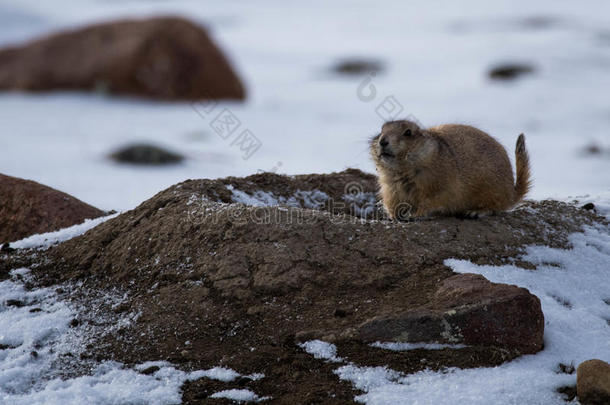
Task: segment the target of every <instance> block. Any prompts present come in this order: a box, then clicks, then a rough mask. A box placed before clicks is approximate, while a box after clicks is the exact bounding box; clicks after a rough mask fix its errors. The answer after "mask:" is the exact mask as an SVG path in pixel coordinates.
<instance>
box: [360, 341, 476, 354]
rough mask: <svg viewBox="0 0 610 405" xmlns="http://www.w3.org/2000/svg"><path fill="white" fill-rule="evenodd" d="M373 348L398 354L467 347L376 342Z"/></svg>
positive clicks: (463, 346)
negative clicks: (408, 351) (411, 351)
mask: <svg viewBox="0 0 610 405" xmlns="http://www.w3.org/2000/svg"><path fill="white" fill-rule="evenodd" d="M371 346H372V347H378V348H380V349H386V350H393V351H396V352H400V351H405V350H416V349H424V350H443V349H463V348H465V347H466V345H451V344H442V343H408V342H405V343H403V342H375V343H372V344H371Z"/></svg>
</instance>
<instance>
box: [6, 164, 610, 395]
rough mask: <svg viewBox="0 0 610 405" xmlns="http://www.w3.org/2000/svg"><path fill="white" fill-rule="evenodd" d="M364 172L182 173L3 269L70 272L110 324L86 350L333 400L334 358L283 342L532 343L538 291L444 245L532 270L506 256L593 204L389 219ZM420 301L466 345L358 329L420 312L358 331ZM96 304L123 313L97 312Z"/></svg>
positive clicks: (501, 357) (574, 228)
mask: <svg viewBox="0 0 610 405" xmlns="http://www.w3.org/2000/svg"><path fill="white" fill-rule="evenodd" d="M376 187H377V186H376V183H375V177H374V176H372V175H369V174H364V173H362V172H360V171H358V170H348V171H344V172H341V173H332V174H324V175H303V176H280V175H276V174H272V173H264V174H258V175H254V176H249V177H246V178H226V179H219V180H189V181H185V182H183V183H180V184H177V185H175V186H172V187H170V188H169V189H167V190H164V191H162V192H160V193H159V194H157V195H156V196H154V197H153V198H151V199H149V200H148V201H146V202H144V203H142V204H141V205H140V206H139V207H137V208H136V209H134V210H131V211H128V212H125V213H122V214H121V215H119V216H117V217H115V218H113V219H110V220H109V221H107V222H105V223H103V224H101V225H99V226H97V227H96V228H94V229H92V230H90V231H88V232H87V233H86V234H84V235H82V236H80V237H78V238H75V239H72V240H69V241H67V242H64V243H62V244H60V245H58V246H55V247H52V248H50V249H49V250H48V251H45V252H36V256H34V257H33V258H32V259H31V260H33V261H34V263H35V264H37V265H36V266H30V265H29V264H28V263H23V262H18V261H17V259H18V258H20V257H22V258H23V260H26V259H28V257H29V256H28V255H30V252H27V251H17V252H13V254H12V255H11V256H10V257H9V258H8V259H7V260H5V263H6V262H7V261H8V262H9V263H8V264H3V261H2V260H0V274H1V273H2V267H3V266H4V267H6V268H7V269H10V268H15V267H16V266H15V264H18V265H19V267H21V266H26V267H27V266H30V267H31V268H32V273H33V274H34V275H35V276H36V277H37V282H39V283H40V284H42V285H57V284H58V283H63V282H67V283H68V285H71V286H77V287H76V288H74V287H73V288H72V289H69V287H65V284H64V285H62V289H64V290H67V289H69V292H67V293H66V295H67V296H69V297H70V299H72V300H75V301H76V302H75V303H74V304H75V305H76V306H78V307H79V308H81V310H82V311H81V313H80V314H79V321H80V322H82V323H83V324H88V323H91V324H95V325H99V327H100V328H101V329H102V330H112V333H108V334H107V335H105V336H101V335H100V336H94V340H93V341H92V342H90V344H89V345H88V346H87V348H86V349H85V350H86V353H85V354H84V355H85V356H86V357H87V358H100V359H108V360H117V361H121V362H124V363H127V364H140V363H142V362H144V361H147V360H160V359H162V360H169V361H171V362H174V363H177V364H180V365H181V367H184V368H189V369H207V368H209V367H213V366H218V365H223V366H227V367H231V368H233V369H235V370H238V371H240V372H241V373H244V374H245V373H255V372H256V373H264V374H265V378H263V379H261V380H259V381H257V382H256V383H247V384H248V385H247V386H248V387H250V388H252V389H253V391H254V392H256V393H257V394H259V395H261V396H272V397H273V400H274V401H277V402H283V403H300V402H308V403H309V402H312V403H327V402H328V401H327V399H328V397H329V395H336V403H350V401H353V392H352V391H350V390H351V387H350V385H349V384H348V383H340V382H338V379H337V376H336V375H335V374H333V371H334V370H335V369H336V367H337V366H336V365H328V364H325V363H323V362H317V363H316V361H313V360H312V359H313V358H312V357H311V356H309V355H307V354H306V353H304V352H303V350H302V349H301V348H300V347H299V346H298V345H297V344H296V342H297V341H298V340H302V339H314V338H319V339H323V340H327V341H332V342H334V343H336V345H337V348H338V351H337V356H338V357H342V358H344V359H346V361H354V362H355V363H356V364H359V365H367V366H368V365H370V366H386V365H387V366H388V367H391V368H392V369H394V370H399V371H401V372H404V373H412V372H416V371H420V370H424V369H433V370H439V369H442V368H444V367H460V368H468V367H481V366H496V365H498V364H501V363H502V362H504V361H507V360H511V359H513V358H515V357H516V356H518V355H520V354H522V353H531V352H535V351H536V350H539V349H540V335H541V333H542V324H541V322H542V314H541V313H540V304H539V302H538V300H537V299H536V298H535V297H533V296H532V295H531V294H529V293H528V292H527V291H526V290H524V289H521V288H517V287H514V286H507V285H499V284H492V283H490V282H488V281H487V280H485V279H483V278H481V277H479V276H473V275H461V276H456V275H455V274H454V273H453V272H452V271H451V269H450V268H448V267H447V266H445V265H444V261H445V260H446V259H448V258H458V259H466V260H470V261H473V262H475V263H477V264H481V265H484V264H495V265H498V264H505V263H512V264H516V265H519V266H522V267H526V268H529V269H533V270H532V271H534V270H535V266H533V264H531V263H527V262H524V261H523V260H519V259H516V260H515V258H518V257H519V256H521V255H522V254H523V253H524V251H525V246H528V245H533V244H535V245H548V246H551V247H557V248H568V247H569V246H570V245H569V239H568V236H569V235H570V234H572V233H573V232H578V231H582V227H583V225H587V224H594V223H596V222H600V221H601V222H603V221H604V219H603V218H601V217H599V216H597V215H596V214H595V213H594V212H593V211H590V210H585V209H580V208H578V207H576V206H574V205H570V204H565V203H560V202H556V201H542V202H535V203H532V202H527V203H525V204H524V205H523V206H522V207H519V208H517V209H515V210H513V211H511V212H506V213H501V214H499V215H496V216H489V217H484V218H480V219H477V220H466V219H459V218H451V217H440V218H428V219H421V220H417V221H413V222H408V223H400V222H390V221H387V220H385V219H384V218H383V217H382V216H380V215H379V213H378V210H377V209H376V206H375V202H376V197H375V192H376ZM604 223H607V222H604ZM0 255H1V253H0ZM10 261H12V262H10ZM11 263H12V264H11ZM109 290H110V291H113V294H115V295H116V294H119V295H120V296H122V297H124V301H123V302H121V303H120V305H119V304H116V305H114V304H115V302H114V301H112V300H109V302H107V301H104V302H105V303H104V304H103V305H102V304H100V305H94V304H92V303H91V297H92V292H93V293H96V294H104V292H106V291H109ZM417 311H425V313H427V314H432V315H430V316H431V317H432V318H431V319H433V320H434V321H435V322H436V323H434V322H430V325H433V324H434V325H438V322H439V321H441V319H445V320H446V321H447V324H448V325H449V328H448V329H443V330H439V329H438V328H436V329H434V328H432V327H430V328H427V330H428V332H430V333H428V335H427V336H420V337H419V338H418V339H413V340H427V341H428V340H429V341H445V342H463V343H468V345H467V346H466V347H463V348H448V349H443V350H409V351H406V352H400V353H396V352H393V351H390V350H384V349H382V348H378V347H372V346H371V345H370V340H371V339H372V338H375V339H376V338H379V339H382V340H386V338H387V340H395V341H400V340H404V336H405V334H406V335H407V336H408V337H409V338H410V337H411V335H410V334H411V333H413V336H416V333H419V330H418V329H417V328H412V327H410V325H406V326H408V327H406V326H401V325H400V324H397V323H394V324H392V323H386V326H387V327H384V328H377V330H378V331H379V334H378V335H377V336H371V335H365V334H364V332H365V331H366V327H365V325H367V323H369V324H370V322H371V320H375V319H383V318H384V317H385V319H388V318H391V317H392V316H393V317H394V319H397V318H399V317H400V316H403V315H404V314H409V313H411V314H413V313H417ZM453 311H455V313H454V312H453ZM109 313H110V314H118V315H117V316H121V315H122V314H124V316H125V317H126V318H127V319H132V320H131V321H130V322H118V321H116V320H113V319H112V318H111V317H110V318H107V317H105V316H102V315H105V314H109ZM130 314H136V315H137V316H136V315H134V316H133V317H131V315H130ZM528 317H529V319H528ZM108 319H110V320H108ZM419 319H423V318H419ZM113 328H114V329H113ZM457 328H459V330H458V329H457ZM422 329H425V328H422ZM369 331H370V330H369ZM511 331H512V332H513V333H514V334H515V336H510V332H511ZM443 332H448V333H445V334H443ZM382 333H383V334H382ZM187 342H188V343H187ZM314 360H315V359H314ZM333 381H335V382H334V383H333ZM341 384H345V386H344V385H341ZM230 388H234V387H230ZM215 390H216V391H217V390H218V387H215V386H214V387H210V386H208V385H206V383H205V382H201V383H198V384H194V385H188V386H186V387H185V388H184V392H185V398H187V399H188V398H199V399H200V400H204V398H207V396H208V395H210V393H212V392H215ZM312 393H315V395H314V396H313V397H311V395H312ZM185 402H187V400H185ZM187 403H188V402H187ZM191 403H197V402H196V401H195V400H193V402H191Z"/></svg>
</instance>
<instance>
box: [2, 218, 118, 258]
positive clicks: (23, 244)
mask: <svg viewBox="0 0 610 405" xmlns="http://www.w3.org/2000/svg"><path fill="white" fill-rule="evenodd" d="M118 215H119V213H118V212H117V213H115V214H112V215H107V216H105V217H100V218H95V219H85V222H83V223H82V224H78V225H73V226H70V227H68V228H63V229H60V230H58V231H54V232H47V233H41V234H37V235H32V236H28V237H27V238H25V239H21V240H19V241H16V242H11V244H10V245H11V247H12V248H15V249H31V248H37V249H41V250H46V249H48V248H49V247H51V246H53V245H55V244H58V243H61V242H65V241H67V240H69V239H72V238H75V237H77V236H80V235H82V234H84V233H85V232H87V231H88V230H90V229H92V228H95V227H96V226H98V225H99V224H101V223H103V222H106V221H108V220H109V219H112V218H114V217H116V216H118Z"/></svg>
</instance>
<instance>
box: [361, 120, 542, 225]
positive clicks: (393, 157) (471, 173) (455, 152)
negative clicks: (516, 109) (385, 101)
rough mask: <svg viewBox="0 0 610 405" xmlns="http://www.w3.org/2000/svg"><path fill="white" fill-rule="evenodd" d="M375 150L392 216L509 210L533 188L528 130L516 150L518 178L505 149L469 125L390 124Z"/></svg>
mask: <svg viewBox="0 0 610 405" xmlns="http://www.w3.org/2000/svg"><path fill="white" fill-rule="evenodd" d="M370 152H371V156H372V157H373V160H374V162H375V165H376V167H377V172H378V174H379V186H380V196H381V198H382V200H383V205H384V207H385V209H386V211H387V213H388V215H389V216H390V218H392V219H404V218H405V217H408V216H415V217H419V216H426V215H432V214H441V215H456V214H457V215H470V216H477V215H478V214H483V213H491V212H497V211H504V210H507V209H510V208H512V207H513V206H514V205H515V204H517V203H518V202H519V201H521V200H522V199H523V197H524V196H525V195H526V194H527V192H528V191H529V189H530V188H531V180H530V166H529V156H528V153H527V151H526V149H525V137H524V136H523V134H521V135H519V138H518V139H517V146H516V150H515V156H516V166H517V170H516V171H517V181H516V182H515V181H514V177H513V171H512V167H511V164H510V160H509V159H508V155H507V154H506V150H505V149H504V147H503V146H502V145H500V144H499V143H498V142H497V141H496V140H495V139H494V138H492V137H491V136H489V135H488V134H486V133H485V132H483V131H480V130H478V129H476V128H474V127H470V126H467V125H452V124H449V125H440V126H437V127H432V128H428V129H423V128H420V127H419V126H418V125H417V124H416V123H414V122H411V121H390V122H386V123H385V124H384V125H383V127H382V129H381V133H380V134H379V135H377V136H375V137H374V138H373V139H372V140H371V144H370ZM405 214H406V215H405Z"/></svg>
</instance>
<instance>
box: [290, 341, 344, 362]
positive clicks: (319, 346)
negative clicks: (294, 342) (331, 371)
mask: <svg viewBox="0 0 610 405" xmlns="http://www.w3.org/2000/svg"><path fill="white" fill-rule="evenodd" d="M299 347H301V348H302V349H303V350H305V351H306V352H307V353H309V354H311V355H313V357H315V358H316V359H323V360H328V361H332V362H340V361H343V359H342V358H341V357H337V346H335V345H334V344H332V343H327V342H324V341H322V340H318V339H316V340H309V341H307V342H304V343H301V344H299Z"/></svg>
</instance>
